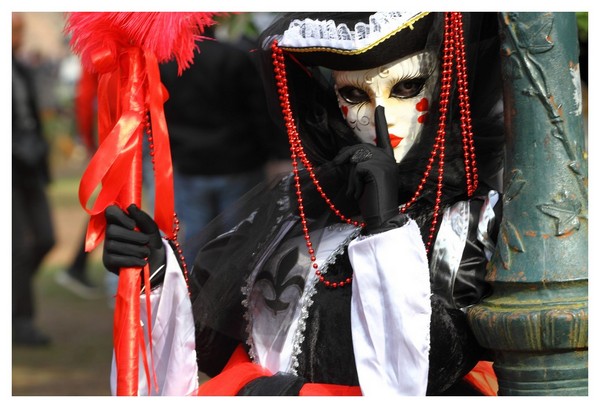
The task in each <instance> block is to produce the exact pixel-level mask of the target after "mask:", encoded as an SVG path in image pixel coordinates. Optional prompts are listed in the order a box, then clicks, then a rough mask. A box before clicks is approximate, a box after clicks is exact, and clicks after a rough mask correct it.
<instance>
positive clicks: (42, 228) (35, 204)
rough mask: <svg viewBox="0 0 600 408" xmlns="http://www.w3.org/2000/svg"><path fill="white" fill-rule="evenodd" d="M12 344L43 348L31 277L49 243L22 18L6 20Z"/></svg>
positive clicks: (44, 149) (41, 144)
mask: <svg viewBox="0 0 600 408" xmlns="http://www.w3.org/2000/svg"><path fill="white" fill-rule="evenodd" d="M12 25H13V27H12V34H13V38H12V330H13V332H12V340H13V344H15V345H30V346H43V345H47V344H49V343H50V338H49V337H48V336H47V335H45V334H44V333H42V332H41V331H40V330H39V329H38V328H37V327H36V326H35V325H34V317H35V297H34V293H33V278H34V276H35V274H36V272H37V271H38V269H39V267H40V265H41V263H42V261H43V259H44V257H45V256H46V255H47V254H48V252H49V251H50V250H51V249H52V247H53V246H54V244H55V238H54V227H53V223H52V217H51V212H50V205H49V202H48V196H47V193H46V188H47V185H48V183H49V182H50V171H49V165H48V153H49V146H48V142H47V141H46V140H45V138H44V135H43V133H42V123H41V120H40V114H39V111H38V105H37V100H36V91H35V87H34V83H33V78H32V73H31V72H30V71H29V69H28V67H27V66H26V65H24V64H23V63H21V62H20V61H19V60H18V58H17V56H16V55H15V54H16V53H17V51H18V50H19V48H20V46H21V43H22V33H23V29H24V19H23V16H21V15H20V14H19V13H13V16H12Z"/></svg>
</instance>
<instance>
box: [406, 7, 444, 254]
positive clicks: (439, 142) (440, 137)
mask: <svg viewBox="0 0 600 408" xmlns="http://www.w3.org/2000/svg"><path fill="white" fill-rule="evenodd" d="M452 32H453V27H452V23H451V17H450V14H449V13H446V15H445V19H444V49H443V51H444V53H443V57H442V79H441V91H440V108H439V111H440V117H439V122H438V130H437V135H436V138H435V143H434V145H433V149H432V150H431V155H430V157H429V160H428V162H427V166H426V167H425V172H424V173H423V177H422V178H421V181H420V183H419V185H418V186H417V190H416V191H415V194H414V196H413V197H412V198H411V199H410V200H409V201H408V202H407V203H406V204H405V205H404V206H403V207H402V209H401V211H402V212H406V211H407V210H408V209H409V208H410V207H411V206H412V205H413V204H414V202H415V201H416V200H417V199H418V198H419V197H420V195H421V192H422V191H423V188H424V186H425V183H426V182H427V180H428V179H429V176H430V173H431V169H432V167H433V162H434V160H435V158H436V157H438V181H437V188H436V198H435V204H434V207H433V219H432V221H431V226H430V228H429V235H428V237H427V244H426V246H425V249H426V251H427V252H428V253H429V250H430V248H431V245H432V243H433V237H434V235H435V231H436V227H437V223H438V218H439V212H440V207H441V202H442V186H443V181H444V160H445V150H446V116H447V113H448V103H449V100H450V88H451V86H452V60H453V57H454V38H453V35H452ZM438 154H439V156H438Z"/></svg>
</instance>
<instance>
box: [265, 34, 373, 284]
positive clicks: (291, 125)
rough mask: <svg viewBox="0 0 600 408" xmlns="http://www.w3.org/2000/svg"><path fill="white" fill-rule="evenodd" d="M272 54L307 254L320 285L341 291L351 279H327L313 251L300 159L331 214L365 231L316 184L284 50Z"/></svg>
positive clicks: (273, 46) (274, 48)
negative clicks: (297, 119) (293, 100)
mask: <svg viewBox="0 0 600 408" xmlns="http://www.w3.org/2000/svg"><path fill="white" fill-rule="evenodd" d="M271 50H272V59H273V69H274V73H275V79H276V84H277V89H278V92H279V101H280V106H281V110H282V113H283V118H284V121H285V126H286V131H287V134H288V138H289V143H290V152H291V159H292V171H293V173H294V184H295V189H296V197H297V200H298V212H299V214H300V222H301V224H302V231H303V233H304V239H305V241H306V247H307V249H308V254H309V256H310V261H311V262H312V268H313V269H315V275H317V277H318V279H319V281H320V282H321V283H323V284H324V285H325V286H326V287H328V288H332V289H335V288H342V287H344V286H347V285H349V284H350V283H352V276H350V277H348V278H346V279H344V280H341V281H339V282H332V281H330V280H328V279H325V276H323V273H322V271H321V270H320V269H319V265H318V264H317V262H316V260H317V258H316V256H315V250H314V248H313V244H312V241H311V239H310V233H309V230H308V222H307V221H306V214H305V212H304V200H303V198H302V188H301V185H300V175H299V170H298V159H300V161H301V162H302V164H303V165H304V168H305V169H306V170H307V171H308V174H309V176H310V178H311V180H312V182H313V184H314V185H315V187H316V189H317V191H318V192H319V194H320V195H321V197H322V198H323V199H324V200H325V202H326V203H327V205H328V206H329V208H330V209H331V211H332V212H333V213H334V214H335V215H336V216H337V217H339V218H340V219H341V220H342V221H343V222H345V223H347V224H351V225H354V226H357V227H361V228H362V227H364V226H365V225H364V223H362V222H359V221H355V220H352V219H350V218H348V217H346V216H344V215H343V214H342V213H341V212H340V211H339V210H338V209H337V208H336V207H335V205H334V204H333V202H332V201H331V200H330V199H329V197H328V196H327V194H326V193H325V191H324V190H323V188H322V187H321V185H320V184H319V181H318V180H317V178H316V176H315V173H314V170H313V166H312V163H310V161H309V159H308V157H307V156H306V154H305V152H304V148H303V146H302V142H301V140H300V136H299V134H298V130H297V128H296V124H295V121H294V117H293V113H292V109H291V104H290V99H289V93H288V85H287V74H286V69H285V57H284V55H283V50H282V49H281V48H279V47H278V45H277V41H273V43H272V45H271Z"/></svg>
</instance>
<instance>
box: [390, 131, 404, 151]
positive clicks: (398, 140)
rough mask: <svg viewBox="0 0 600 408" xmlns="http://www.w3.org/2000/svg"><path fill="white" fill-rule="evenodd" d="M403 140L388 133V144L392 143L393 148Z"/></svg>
mask: <svg viewBox="0 0 600 408" xmlns="http://www.w3.org/2000/svg"><path fill="white" fill-rule="evenodd" d="M403 139H404V138H403V137H400V136H396V135H393V134H391V133H390V142H391V143H392V147H393V148H396V146H398V145H399V144H400V142H401V141H402V140H403Z"/></svg>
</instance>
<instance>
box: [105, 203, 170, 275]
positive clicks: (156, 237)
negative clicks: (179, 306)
mask: <svg viewBox="0 0 600 408" xmlns="http://www.w3.org/2000/svg"><path fill="white" fill-rule="evenodd" d="M104 215H105V217H106V233H105V240H104V250H103V253H102V262H103V263H104V266H105V267H106V269H107V270H109V271H110V272H112V273H115V274H117V275H118V274H119V270H120V269H121V268H124V267H143V266H144V265H146V263H148V266H149V269H150V276H151V279H150V283H151V287H155V286H156V285H158V284H160V283H161V282H162V281H163V279H164V273H165V264H166V252H165V248H164V246H163V242H162V239H161V235H160V231H159V229H158V226H157V225H156V223H155V222H154V220H153V219H152V217H150V215H148V214H147V213H145V212H144V211H142V210H141V209H139V208H138V207H137V206H136V205H135V204H132V205H130V206H129V207H128V208H127V212H125V211H123V210H121V209H120V208H119V207H118V206H116V205H111V206H109V207H107V208H106V210H105V212H104ZM136 227H137V230H136ZM142 285H143V280H142Z"/></svg>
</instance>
